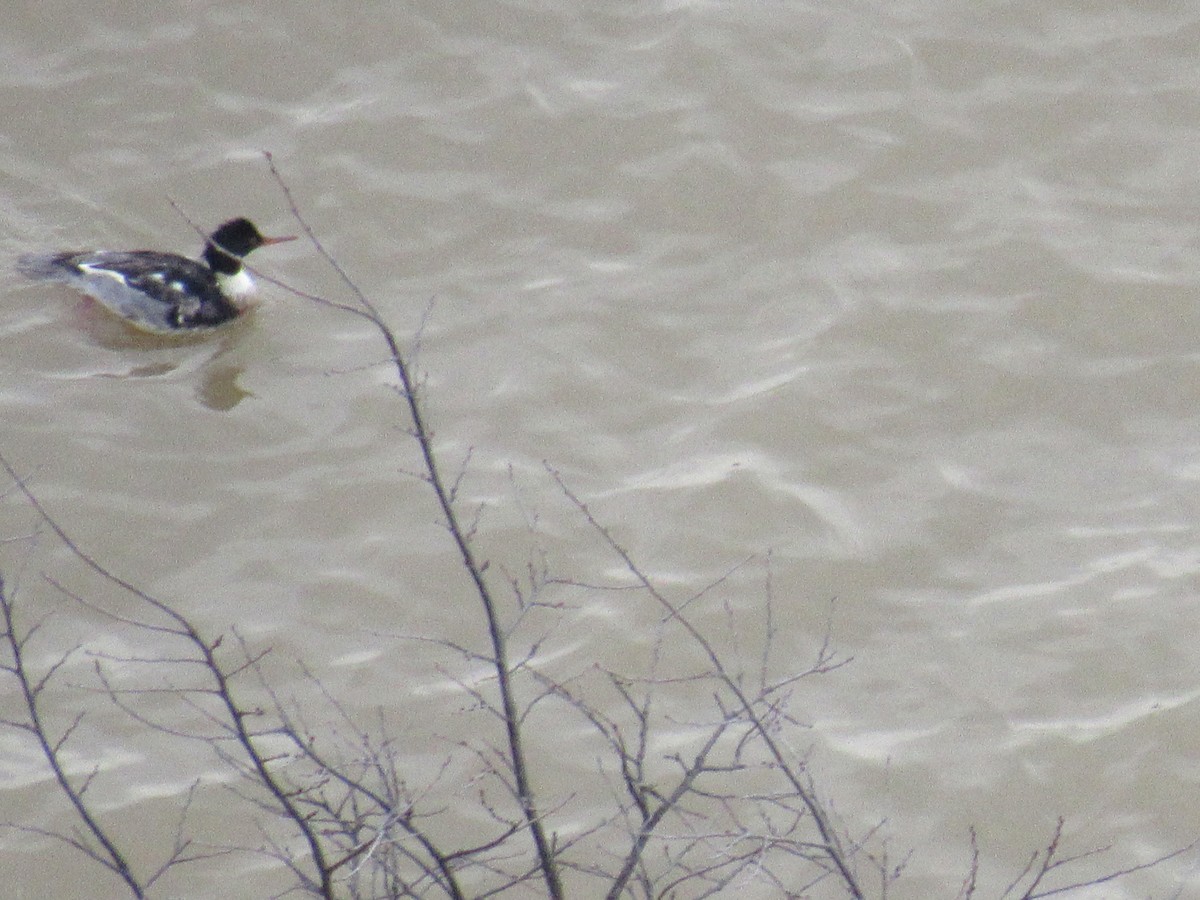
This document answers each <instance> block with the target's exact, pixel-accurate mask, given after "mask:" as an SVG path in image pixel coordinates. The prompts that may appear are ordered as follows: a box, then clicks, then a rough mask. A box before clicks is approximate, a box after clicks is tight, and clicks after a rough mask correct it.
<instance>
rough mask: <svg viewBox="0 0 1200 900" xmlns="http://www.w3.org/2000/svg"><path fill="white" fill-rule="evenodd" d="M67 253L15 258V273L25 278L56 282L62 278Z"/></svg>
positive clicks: (27, 254) (35, 254)
mask: <svg viewBox="0 0 1200 900" xmlns="http://www.w3.org/2000/svg"><path fill="white" fill-rule="evenodd" d="M70 255H71V254H69V253H26V254H25V255H24V256H20V257H17V271H18V272H20V273H21V274H22V275H24V276H25V277H26V278H34V279H37V280H39V281H48V280H51V281H52V280H57V279H60V278H62V277H63V275H64V274H66V272H65V267H64V265H63V264H64V263H65V261H66V260H67V259H68V257H70Z"/></svg>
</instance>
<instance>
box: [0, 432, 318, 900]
mask: <svg viewBox="0 0 1200 900" xmlns="http://www.w3.org/2000/svg"><path fill="white" fill-rule="evenodd" d="M0 467H3V469H4V471H5V472H7V473H8V477H9V478H10V479H11V481H12V482H13V483H14V484H15V485H17V487H18V489H19V490H20V491H21V493H22V494H23V495H24V496H25V499H26V501H28V503H29V505H30V506H32V507H33V509H34V510H35V511H36V512H37V513H38V515H39V516H40V517H41V518H42V521H43V522H45V523H46V525H47V526H48V527H49V528H50V530H51V531H53V532H54V533H55V535H57V537H58V539H59V540H60V541H61V542H62V543H63V545H64V546H65V547H66V548H67V549H68V550H69V551H70V552H71V553H72V554H73V555H74V556H75V558H76V559H78V560H79V561H80V562H82V563H83V564H84V565H85V566H87V568H89V569H91V570H92V571H93V572H95V573H96V574H97V575H99V576H100V577H101V578H103V579H104V580H106V581H108V582H110V583H112V584H114V585H116V586H117V587H119V588H121V589H122V590H124V591H125V592H126V593H128V594H130V595H131V596H133V597H135V598H137V599H138V600H139V601H141V602H142V603H143V604H145V605H146V606H147V607H149V608H150V609H152V610H153V611H154V612H155V613H156V614H158V615H159V616H161V617H162V620H163V623H165V624H154V623H146V627H148V628H153V629H156V630H161V631H164V632H166V633H167V634H170V635H173V636H174V637H176V638H178V639H181V640H183V641H184V642H186V643H187V644H188V645H190V646H191V647H192V649H193V650H194V651H195V652H196V654H197V657H196V661H198V662H199V663H200V664H201V665H202V667H203V669H204V670H205V671H206V672H207V674H208V675H209V676H210V677H211V679H212V682H213V683H212V685H211V687H210V688H209V692H210V693H211V695H212V696H213V697H215V698H216V699H217V700H218V702H219V703H220V705H221V707H222V708H223V709H224V711H225V713H226V716H227V719H226V723H225V727H226V728H227V729H228V730H229V733H230V734H231V735H232V736H233V737H234V739H235V740H236V742H237V744H238V745H239V746H240V748H241V749H242V751H243V752H244V753H245V756H246V760H247V761H248V763H249V765H250V767H251V768H252V770H253V771H254V772H255V774H256V776H257V777H258V779H259V782H260V783H261V784H262V786H263V787H264V788H265V789H266V790H267V792H268V793H269V794H270V795H271V797H272V798H273V800H274V802H275V803H276V804H278V806H279V809H280V810H281V811H282V812H283V814H284V815H285V816H286V817H287V818H288V819H289V820H290V821H291V822H292V823H293V824H294V825H295V827H296V828H297V830H298V831H299V833H300V834H301V835H302V836H303V838H304V841H305V843H306V844H307V846H308V850H309V854H310V855H311V858H312V863H313V867H314V868H315V869H316V877H315V879H313V878H310V877H309V876H308V875H306V874H304V873H302V872H299V871H298V875H300V876H301V878H302V881H303V882H305V883H306V886H307V887H309V889H310V890H313V892H315V893H317V894H319V895H320V896H322V897H328V898H332V897H333V896H334V892H333V877H332V873H331V870H330V867H329V861H328V860H327V859H326V857H325V849H324V846H323V844H322V841H321V837H320V835H319V834H318V833H317V832H316V830H315V829H314V828H313V827H312V824H311V823H310V822H309V820H308V819H307V818H306V817H305V815H304V813H303V811H302V810H301V809H300V808H299V807H298V806H297V804H296V800H295V796H294V793H293V791H292V790H291V788H290V786H289V785H288V784H286V783H285V782H284V781H283V780H282V779H281V778H280V777H278V776H277V775H276V774H275V773H274V772H273V771H272V769H271V766H270V759H269V758H268V757H267V756H265V755H264V754H263V752H262V751H261V750H260V749H259V745H258V743H257V740H256V739H257V737H258V735H257V734H255V733H254V732H253V731H252V730H251V728H250V719H251V715H250V711H249V710H248V709H247V708H246V707H245V706H244V705H242V704H240V703H239V702H238V700H237V698H236V697H235V696H234V694H233V689H232V685H231V684H230V677H231V676H230V673H229V672H228V671H227V670H226V669H225V667H224V666H223V665H222V663H221V662H220V661H219V660H218V659H217V655H216V654H217V648H218V647H219V646H220V645H221V638H216V639H215V640H208V639H206V638H205V637H203V636H202V635H201V634H200V633H199V631H197V630H196V628H195V626H194V625H193V624H192V623H191V622H190V621H189V620H188V619H187V618H185V617H184V616H182V615H180V614H179V613H178V612H176V611H175V610H174V609H172V608H171V607H170V606H169V605H168V604H166V603H164V602H163V601H161V600H159V599H157V598H155V597H153V596H151V595H150V594H148V593H146V592H145V591H143V590H142V589H141V588H139V587H137V586H136V585H134V584H133V583H132V582H130V581H127V580H126V579H124V578H121V577H120V576H119V575H116V574H115V573H113V572H112V571H111V570H109V569H107V568H106V567H105V566H103V565H102V564H101V563H100V562H99V561H97V560H96V559H95V558H94V557H92V556H91V555H89V554H88V553H87V552H86V551H84V550H83V548H82V547H80V546H79V545H78V544H76V543H75V541H74V540H73V539H72V538H71V536H70V535H68V534H67V533H66V531H65V530H64V529H63V528H62V527H61V526H60V525H59V524H58V522H57V521H56V520H55V519H54V517H52V516H51V515H50V513H49V512H48V511H47V510H46V508H45V507H43V506H42V504H41V501H40V500H38V498H37V497H36V496H35V495H34V494H33V492H32V491H31V490H29V488H28V486H27V485H26V484H25V482H24V481H23V480H22V479H21V477H20V476H19V475H18V473H17V471H16V470H15V469H14V468H13V467H12V465H11V464H10V463H9V462H8V460H7V459H6V458H4V457H3V456H2V455H0ZM10 643H13V638H10ZM14 647H15V644H14ZM38 734H39V738H40V739H41V740H42V741H43V749H44V750H47V749H49V750H51V751H53V752H51V753H50V755H51V756H55V757H57V750H56V748H47V747H46V745H45V737H44V732H43V731H42V730H41V729H40V728H39V729H38ZM51 765H52V766H55V765H58V763H57V761H56V760H55V761H52V762H51ZM60 783H61V781H60ZM64 789H65V787H64ZM68 796H70V794H69V792H68ZM77 808H78V807H77ZM80 816H81V817H84V821H85V822H87V821H89V819H88V818H87V817H85V814H84V810H82V809H81V810H80ZM99 830H100V831H103V830H102V829H99Z"/></svg>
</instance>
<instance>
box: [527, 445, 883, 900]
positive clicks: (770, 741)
mask: <svg viewBox="0 0 1200 900" xmlns="http://www.w3.org/2000/svg"><path fill="white" fill-rule="evenodd" d="M547 470H548V471H549V473H550V475H551V477H552V478H554V480H555V482H556V483H557V484H558V486H559V489H560V490H561V491H562V492H563V494H564V496H566V497H567V499H568V500H570V501H571V503H572V504H573V505H574V506H575V507H576V508H577V509H578V510H579V511H580V513H581V514H582V515H583V517H584V518H585V519H586V520H587V522H588V524H589V525H591V526H592V528H593V529H594V530H595V531H596V532H597V533H598V534H599V535H600V537H601V539H602V540H603V541H604V542H605V543H606V544H607V545H608V546H609V548H610V549H611V550H612V551H613V552H614V553H616V554H617V556H618V557H620V559H621V561H622V562H623V563H624V565H625V567H626V569H627V570H628V571H629V573H630V574H631V575H632V576H633V577H634V579H636V580H637V582H638V583H639V584H640V585H641V586H642V587H643V588H644V589H645V591H646V592H647V594H649V596H650V597H652V598H653V599H654V601H655V602H656V603H658V604H659V605H660V606H661V607H662V608H663V611H664V613H665V614H666V615H667V616H668V617H670V618H671V619H672V620H674V621H676V622H678V623H679V624H680V626H681V627H682V628H683V630H684V631H686V632H687V634H688V636H689V637H690V638H691V639H692V641H694V642H695V643H696V645H697V646H698V647H700V649H701V650H702V651H703V652H704V655H705V656H706V657H707V658H708V660H709V663H710V664H711V666H712V673H713V675H714V677H716V678H717V679H718V680H719V681H720V682H721V683H722V684H723V685H724V687H725V689H726V690H728V691H729V692H730V693H731V694H732V695H733V697H734V698H735V699H736V701H737V703H738V706H739V708H740V709H739V711H740V712H741V713H742V714H743V715H745V717H746V721H748V722H750V723H751V724H752V725H753V726H754V730H755V731H756V732H757V733H758V736H759V738H760V739H761V740H762V743H763V745H764V746H765V747H766V748H767V750H768V751H769V752H770V754H771V756H772V757H773V758H774V760H775V762H776V764H777V765H778V767H779V771H780V773H781V774H782V775H783V776H784V777H785V778H786V779H787V780H788V781H789V782H790V783H791V786H792V788H793V790H794V791H795V792H796V796H797V797H799V798H800V799H801V801H802V802H803V803H804V805H805V807H807V809H808V813H809V815H810V816H811V817H812V821H813V824H814V826H815V827H816V829H817V831H818V833H819V834H820V838H821V848H822V851H823V855H824V857H825V861H826V862H827V863H828V865H829V866H830V868H831V870H832V871H833V872H835V873H836V875H837V877H838V879H839V880H840V881H841V883H842V884H843V885H844V886H845V888H846V891H847V892H848V894H849V896H851V897H853V898H854V900H863V898H864V897H865V894H864V893H863V889H862V887H861V886H860V885H859V880H858V876H857V875H856V874H855V871H854V867H853V862H852V860H851V858H850V853H849V852H848V851H847V849H846V847H845V846H844V845H843V844H842V841H841V839H840V837H839V836H838V834H837V832H836V830H835V829H834V826H833V823H832V822H831V821H830V818H829V814H828V812H827V811H826V809H825V806H824V804H822V803H821V801H820V800H819V799H818V798H817V796H816V793H815V791H814V790H813V788H812V786H811V785H810V784H809V783H808V782H807V780H806V779H804V778H802V777H801V776H800V773H799V772H798V771H797V770H796V767H795V765H793V763H792V760H791V759H790V758H789V756H788V754H787V753H786V752H785V750H784V749H783V747H782V746H780V743H779V741H778V740H777V739H776V737H775V735H774V734H772V732H771V729H769V728H768V727H767V725H766V723H765V722H764V721H763V719H762V718H761V717H760V716H759V715H758V713H757V712H756V710H755V707H754V704H753V702H752V701H751V699H750V698H749V697H748V696H747V695H746V693H745V690H744V689H743V687H742V686H741V685H740V684H738V680H737V679H736V678H734V677H733V676H732V675H731V674H730V673H729V671H728V669H727V668H726V667H725V664H724V661H723V660H722V658H721V656H720V654H718V653H717V651H716V648H714V647H713V645H712V642H711V641H709V639H708V638H707V637H706V636H705V635H704V633H703V632H702V631H700V629H699V628H697V627H696V626H695V625H694V624H692V622H691V621H690V620H689V619H688V618H687V617H686V616H685V615H683V613H682V612H681V610H680V609H679V608H678V607H677V606H676V605H675V604H673V603H672V602H671V601H670V600H668V599H667V598H666V597H665V596H663V594H661V593H660V592H659V590H658V588H657V587H655V585H654V583H653V582H652V581H651V580H650V579H649V577H648V576H647V575H646V574H645V573H644V572H643V571H642V570H641V568H640V567H639V566H638V565H637V563H636V562H634V560H633V558H632V557H630V555H629V553H628V551H627V550H626V549H625V548H624V547H623V546H622V545H621V544H619V543H618V542H617V540H616V539H615V538H614V537H613V536H612V533H611V532H609V530H608V529H607V528H605V527H604V526H603V525H602V524H600V522H599V521H598V520H597V519H596V518H595V517H594V516H593V515H592V512H591V510H590V509H588V506H587V504H586V503H584V502H583V501H582V500H581V499H580V498H579V497H578V496H577V495H576V494H575V493H574V492H572V490H571V489H570V488H569V487H568V486H567V484H566V482H565V481H564V480H563V478H562V476H561V474H560V473H559V472H558V471H556V470H555V469H553V468H552V467H550V466H547Z"/></svg>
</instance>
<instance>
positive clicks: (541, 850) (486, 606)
mask: <svg viewBox="0 0 1200 900" xmlns="http://www.w3.org/2000/svg"><path fill="white" fill-rule="evenodd" d="M264 156H265V157H266V161H267V165H268V166H269V167H270V170H271V175H272V176H273V177H274V178H275V181H276V183H277V184H278V185H279V187H280V190H281V191H282V192H283V195H284V198H285V200H286V201H287V204H288V208H289V209H290V210H291V213H292V216H293V217H294V218H295V220H296V222H297V223H298V224H299V226H300V228H301V229H302V230H303V232H304V234H305V235H306V236H307V237H308V240H309V242H310V243H311V244H312V246H313V248H314V249H315V250H316V251H317V252H318V253H319V254H320V255H321V257H322V258H323V259H324V260H325V261H326V263H328V265H329V267H330V268H331V269H332V270H333V271H334V272H335V273H336V274H337V276H338V277H339V278H340V279H341V280H342V283H343V284H344V285H345V286H346V288H347V290H349V291H350V293H351V295H352V296H353V297H354V298H355V300H356V301H357V302H358V304H359V305H360V307H361V310H362V313H361V314H362V315H364V316H365V318H367V319H368V320H369V321H370V322H371V323H372V324H373V325H374V326H375V328H376V330H377V331H378V332H379V334H380V336H381V337H382V338H383V340H384V343H385V344H386V345H387V348H388V352H389V353H390V354H391V357H392V364H393V367H394V369H395V371H396V375H397V377H398V378H399V379H400V386H401V388H402V391H401V394H402V396H403V397H404V400H405V402H406V404H407V405H408V413H409V417H410V418H411V420H412V434H413V437H414V438H415V439H416V441H417V445H418V447H419V448H420V451H421V458H422V460H423V462H424V464H425V473H426V477H427V480H428V482H429V485H430V487H431V488H432V489H433V492H434V495H435V496H436V497H437V502H438V506H439V507H440V508H441V511H442V517H443V523H444V524H445V526H446V528H447V530H448V531H449V532H450V536H451V538H452V539H453V541H454V545H455V547H457V549H458V553H459V556H460V557H461V559H462V564H463V568H464V569H465V570H466V571H467V574H468V576H469V577H470V579H471V581H472V583H473V584H474V587H475V592H476V594H477V596H478V597H479V601H480V604H481V605H482V607H483V613H484V616H485V618H486V619H487V630H488V639H489V640H490V641H491V645H492V654H493V656H494V658H495V671H496V684H497V690H498V692H499V694H500V705H501V708H502V710H503V718H504V725H505V731H506V734H507V740H508V749H509V754H510V756H511V766H512V773H513V778H514V779H515V782H516V784H515V787H516V794H517V800H518V802H519V803H520V805H521V812H522V814H523V816H524V818H525V822H526V823H527V825H528V827H529V833H530V835H531V836H532V838H533V842H534V845H535V846H536V848H537V854H538V861H539V864H540V866H541V870H542V875H543V877H544V879H545V882H546V888H547V891H548V892H549V895H550V897H551V898H552V900H559V898H561V897H562V884H561V881H560V877H559V873H558V864H557V861H556V860H555V852H554V848H553V847H552V846H551V841H550V838H549V837H548V836H547V834H546V830H545V827H544V826H543V823H542V817H541V815H540V814H539V812H538V808H537V804H536V802H535V800H534V796H533V788H532V786H531V784H530V780H529V765H528V762H527V759H526V754H525V748H524V741H523V738H522V734H521V727H520V721H519V718H518V713H517V701H516V696H515V689H514V687H513V684H512V670H511V669H510V668H509V663H508V646H507V641H506V640H505V636H504V630H503V626H502V625H501V623H500V616H499V610H498V606H497V603H496V600H495V598H494V597H493V596H492V592H491V588H490V587H489V586H488V584H487V581H486V580H485V579H484V577H483V571H484V568H485V566H486V564H484V563H481V562H480V561H479V560H478V559H476V557H475V552H474V550H473V549H472V547H471V543H470V532H469V529H466V528H464V527H463V525H462V523H461V522H460V521H459V516H458V512H457V511H456V509H455V507H454V496H453V495H454V489H455V488H454V485H453V484H447V482H446V480H445V479H444V478H443V476H442V473H441V469H440V467H439V463H438V460H437V455H436V453H435V452H434V448H433V436H432V431H431V430H430V428H429V426H428V424H427V423H426V421H425V413H424V411H423V409H422V407H421V404H420V403H419V402H418V400H417V392H416V388H415V385H414V381H413V377H412V372H411V370H410V369H409V366H408V363H407V362H406V360H405V358H404V355H403V354H402V353H401V352H400V346H399V343H398V341H397V340H396V335H395V332H393V331H392V329H391V327H390V326H389V325H388V324H387V322H385V321H384V319H383V317H382V316H381V315H380V314H379V311H378V310H377V309H376V308H375V305H374V304H373V303H372V302H371V301H370V300H369V299H367V297H366V295H365V294H364V293H363V292H362V291H361V290H360V289H359V287H358V285H357V284H356V283H355V282H354V280H353V279H352V278H351V277H350V276H349V274H347V272H346V270H345V269H344V268H343V267H342V266H341V264H340V263H338V261H337V260H336V259H335V258H334V257H333V256H332V254H330V253H329V251H328V250H326V249H325V246H324V244H322V243H321V240H320V239H319V238H318V237H317V236H316V234H315V233H314V232H313V230H312V228H311V227H310V226H309V224H308V221H307V219H306V218H305V217H304V215H303V213H301V211H300V208H299V206H298V205H297V203H296V200H295V198H294V197H293V196H292V192H291V189H290V188H289V187H288V184H287V182H286V181H285V180H284V178H283V176H282V175H281V174H280V172H279V170H278V168H276V166H275V160H274V159H273V158H272V156H271V154H270V153H264Z"/></svg>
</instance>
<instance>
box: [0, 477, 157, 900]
mask: <svg viewBox="0 0 1200 900" xmlns="http://www.w3.org/2000/svg"><path fill="white" fill-rule="evenodd" d="M0 463H3V465H4V467H5V468H6V469H8V463H7V462H5V461H4V459H3V457H0ZM9 474H10V476H13V480H14V481H17V483H18V485H19V486H20V489H21V490H22V491H25V490H26V488H25V485H24V484H23V483H21V482H20V481H19V480H17V479H16V478H15V473H14V472H13V471H12V470H11V469H9ZM13 602H14V601H13V599H12V598H11V597H9V596H8V595H7V594H6V593H5V587H4V579H3V578H2V577H0V615H2V616H3V619H4V634H3V638H4V640H5V642H6V643H7V644H8V649H9V652H10V653H11V655H12V665H11V666H9V667H8V670H9V671H10V672H11V673H12V674H13V675H14V676H16V681H17V685H18V687H19V688H20V691H21V699H22V701H23V703H24V706H25V712H26V714H27V715H28V716H29V727H28V728H27V729H26V731H28V732H29V733H30V734H32V735H33V736H34V739H35V740H36V741H37V743H38V747H39V748H40V749H41V751H42V756H43V757H44V758H45V760H46V763H47V764H48V765H49V766H50V771H51V772H53V773H54V780H55V781H57V782H58V786H59V788H60V789H61V790H62V792H63V794H64V795H65V796H66V798H67V800H68V802H70V804H71V806H73V807H74V808H75V813H76V815H78V816H79V819H80V821H81V822H83V826H84V828H86V829H87V832H88V834H90V835H91V836H92V839H93V840H95V841H96V843H97V844H99V845H100V849H99V850H95V849H93V848H90V847H87V846H86V845H85V844H83V843H82V842H79V841H76V840H68V843H70V844H72V845H73V846H75V847H77V848H78V849H80V850H82V851H83V852H85V853H86V854H87V855H88V856H90V857H92V858H93V859H95V860H96V861H97V862H99V863H101V864H102V865H103V866H104V867H105V868H106V869H108V870H109V871H111V872H114V873H116V875H117V876H118V877H120V879H121V880H122V881H124V882H125V884H126V886H127V887H128V888H129V892H130V893H131V894H133V896H135V897H138V898H141V897H144V896H145V887H144V886H143V885H142V883H141V881H139V880H138V878H137V876H136V875H134V873H133V870H132V869H131V868H130V866H129V862H128V861H127V860H126V859H125V855H124V854H123V853H122V852H121V850H120V849H119V848H118V847H117V845H116V844H115V843H114V842H113V840H112V838H110V837H109V835H108V832H107V831H106V830H105V829H104V828H103V827H102V826H101V825H100V823H99V822H98V821H97V819H96V817H95V816H94V815H93V814H92V811H91V809H90V808H89V807H88V804H87V803H86V802H85V801H84V793H85V792H86V791H87V786H88V784H89V783H90V781H91V776H89V777H88V778H87V779H86V780H85V781H84V782H83V784H82V785H80V786H76V785H75V784H74V783H73V782H72V781H71V779H70V778H68V777H67V773H66V771H65V770H64V769H63V765H62V747H63V744H64V743H65V742H66V740H67V739H68V738H69V737H70V735H71V733H72V732H73V731H74V729H75V727H76V726H77V725H78V724H79V722H80V721H81V720H82V718H83V714H82V713H80V714H79V715H78V716H76V718H75V720H74V721H73V722H72V723H71V725H70V726H69V727H68V728H67V729H66V730H65V731H64V732H63V734H62V736H61V737H60V738H59V739H58V740H57V741H54V742H53V743H51V741H50V738H49V731H48V730H47V728H46V725H45V723H44V722H43V721H42V713H41V704H40V702H39V697H40V695H41V693H42V691H43V689H44V688H45V687H46V684H47V682H48V681H49V680H50V678H51V676H52V675H53V673H54V672H56V671H57V670H58V668H59V666H61V665H62V663H64V662H65V661H66V659H67V655H63V656H61V657H60V658H59V659H58V660H57V661H56V662H55V663H54V664H53V665H52V666H51V667H50V669H49V670H48V671H47V672H46V674H45V675H43V676H42V677H41V678H39V679H37V681H36V682H35V681H34V680H33V679H32V678H31V676H30V674H29V670H28V668H27V667H26V664H25V654H24V644H25V642H24V640H22V639H21V638H19V637H18V635H19V634H20V632H19V631H18V630H17V623H16V619H15V614H14V609H13Z"/></svg>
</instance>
